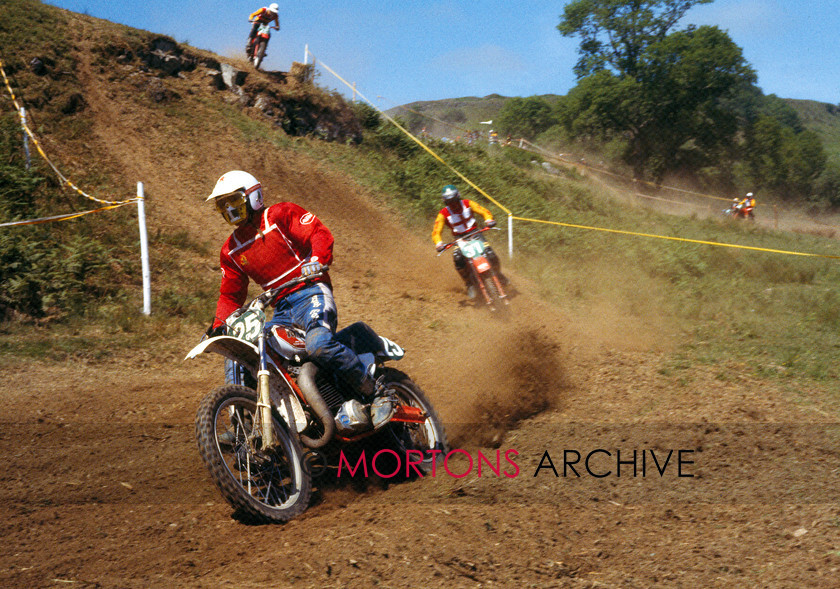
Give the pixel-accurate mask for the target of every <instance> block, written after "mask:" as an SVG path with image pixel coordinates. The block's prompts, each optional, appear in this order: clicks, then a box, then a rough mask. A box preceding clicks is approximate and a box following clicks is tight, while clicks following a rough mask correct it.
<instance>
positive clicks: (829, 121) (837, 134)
mask: <svg viewBox="0 0 840 589" xmlns="http://www.w3.org/2000/svg"><path fill="white" fill-rule="evenodd" d="M542 96H543V97H544V98H546V99H548V100H557V99H558V98H559V95H557V94H545V95H542ZM509 99H510V98H509V97H506V96H500V95H499V94H490V95H488V96H484V97H483V98H479V97H476V96H466V97H463V98H446V99H443V100H431V101H420V102H412V103H409V104H406V105H403V106H398V107H395V108H392V109H390V110H388V111H387V113H388V114H389V115H392V116H399V117H401V118H403V119H404V120H405V121H407V122H408V123H409V126H410V127H411V128H412V130H414V131H419V130H420V129H422V128H423V127H424V126H425V127H426V131H427V132H428V133H430V134H431V135H435V136H437V137H453V136H457V134H459V133H460V132H462V131H463V130H474V129H478V130H488V131H489V129H490V126H487V125H481V124H480V123H481V121H490V120H495V119H497V118H498V114H499V111H501V110H502V107H503V106H504V105H505V102H506V101H508V100H509ZM785 102H787V103H788V104H790V105H791V106H792V107H793V108H794V109H796V112H797V113H798V114H799V117H800V118H801V120H802V123H803V124H804V125H805V127H806V128H808V129H811V130H813V131H814V132H816V133H817V135H819V137H820V138H821V139H822V141H823V144H824V146H825V150H826V153H827V154H828V155H829V157H831V158H835V159H838V158H840V105H836V104H828V103H825V102H817V101H814V100H798V99H793V98H790V99H785ZM435 119H437V120H435Z"/></svg>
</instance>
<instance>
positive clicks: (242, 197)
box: [205, 170, 265, 226]
mask: <svg viewBox="0 0 840 589" xmlns="http://www.w3.org/2000/svg"><path fill="white" fill-rule="evenodd" d="M211 200H212V201H213V203H214V204H215V205H216V209H217V210H218V211H219V212H220V213H221V214H222V217H224V219H225V221H227V222H228V223H230V224H231V225H237V226H238V225H240V224H242V223H243V222H244V221H246V220H247V219H248V214H249V212H250V211H259V210H260V209H262V208H263V207H264V206H265V205H264V204H263V194H262V186H261V185H260V183H259V182H258V181H257V179H256V178H254V177H253V176H252V175H251V174H249V173H248V172H243V171H241V170H233V171H231V172H228V173H226V174H224V175H223V176H222V177H221V178H219V181H218V182H216V186H215V187H214V188H213V192H212V193H210V196H208V197H207V200H206V201H205V202H210V201H211Z"/></svg>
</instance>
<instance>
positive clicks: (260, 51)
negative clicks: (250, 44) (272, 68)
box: [254, 39, 268, 69]
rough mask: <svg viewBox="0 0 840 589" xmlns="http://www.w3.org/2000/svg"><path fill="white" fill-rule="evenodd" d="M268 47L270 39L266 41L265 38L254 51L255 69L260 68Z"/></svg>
mask: <svg viewBox="0 0 840 589" xmlns="http://www.w3.org/2000/svg"><path fill="white" fill-rule="evenodd" d="M266 47H268V41H266V40H265V39H260V41H259V43H258V44H257V50H256V51H255V52H254V68H255V69H260V66H261V65H262V61H263V58H264V57H265V50H266Z"/></svg>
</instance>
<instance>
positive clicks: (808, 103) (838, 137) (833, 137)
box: [786, 99, 840, 162]
mask: <svg viewBox="0 0 840 589" xmlns="http://www.w3.org/2000/svg"><path fill="white" fill-rule="evenodd" d="M786 102H787V103H788V104H790V105H791V106H792V107H793V108H794V109H796V112H797V113H799V118H800V119H801V120H802V123H803V124H804V125H805V127H806V128H808V129H811V130H812V131H814V132H816V133H817V135H819V136H820V139H822V142H823V145H824V146H825V151H826V154H827V155H828V156H829V157H830V158H833V159H834V160H835V161H837V162H840V106H838V105H835V104H828V103H825V102H815V101H813V100H795V99H788V100H787V101H786Z"/></svg>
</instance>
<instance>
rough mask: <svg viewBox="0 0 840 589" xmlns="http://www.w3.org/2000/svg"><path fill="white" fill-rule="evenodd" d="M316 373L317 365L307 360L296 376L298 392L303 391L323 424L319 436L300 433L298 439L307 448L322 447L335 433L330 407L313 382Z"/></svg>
mask: <svg viewBox="0 0 840 589" xmlns="http://www.w3.org/2000/svg"><path fill="white" fill-rule="evenodd" d="M317 373H318V367H317V366H315V364H313V363H312V362H307V363H306V364H304V365H303V366H301V368H300V373H299V374H298V377H297V384H298V387H299V388H300V392H301V393H303V397H304V399H306V402H307V403H308V404H309V406H310V407H311V408H312V410H313V411H314V412H315V415H317V416H318V419H319V420H320V421H321V425H323V426H324V433H323V435H322V436H321V437H320V438H310V437H309V436H304V435H303V434H301V436H300V441H301V442H303V445H304V446H306V447H307V448H312V449H316V448H323V447H324V446H326V445H327V444H328V443H329V442H330V440H332V439H333V436H334V435H335V420H334V419H333V415H332V412H331V411H330V408H329V407H327V404H326V402H325V401H324V398H323V397H322V396H321V393H320V392H319V391H318V385H316V384H315V375H316V374H317Z"/></svg>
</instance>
